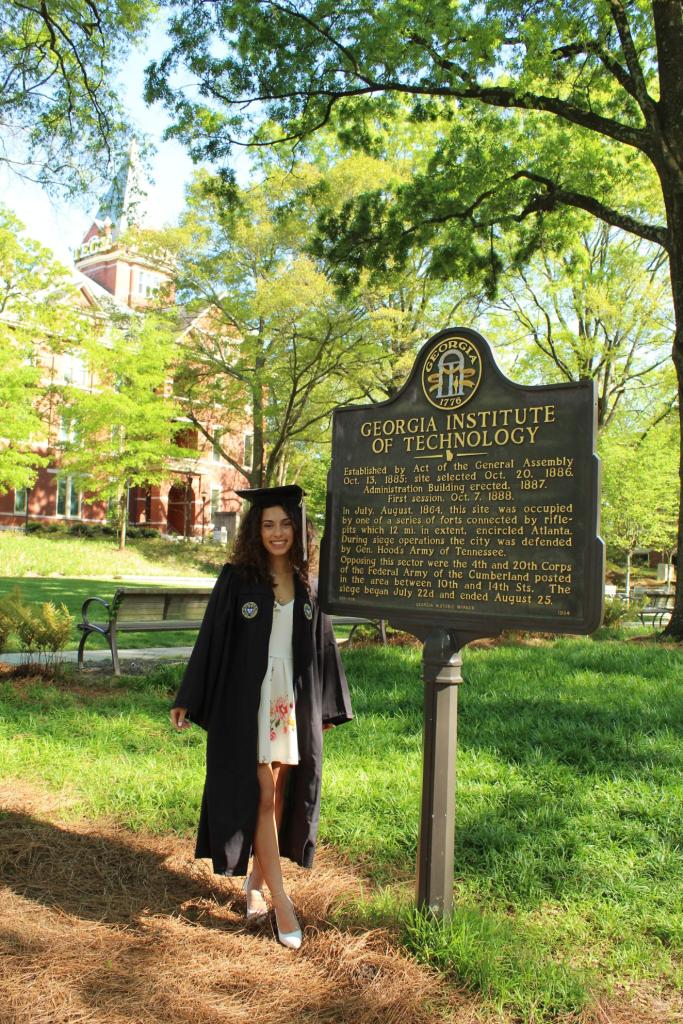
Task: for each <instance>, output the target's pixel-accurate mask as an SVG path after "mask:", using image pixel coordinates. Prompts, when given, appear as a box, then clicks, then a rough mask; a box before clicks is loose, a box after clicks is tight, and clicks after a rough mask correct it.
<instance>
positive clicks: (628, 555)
mask: <svg viewBox="0 0 683 1024" xmlns="http://www.w3.org/2000/svg"><path fill="white" fill-rule="evenodd" d="M624 588H625V590H626V604H630V603H631V551H630V549H629V551H627V552H626V582H625V584H624Z"/></svg>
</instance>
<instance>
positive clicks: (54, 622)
mask: <svg viewBox="0 0 683 1024" xmlns="http://www.w3.org/2000/svg"><path fill="white" fill-rule="evenodd" d="M72 628H73V620H72V618H71V614H70V612H69V610H68V608H67V607H66V605H65V604H63V603H60V604H58V605H56V604H54V603H53V602H52V601H45V602H44V603H43V604H41V605H38V606H35V605H33V606H31V605H27V604H25V603H24V601H23V599H22V596H21V593H20V591H19V589H18V588H16V589H15V590H14V591H13V592H12V593H11V594H9V595H8V596H6V597H4V598H3V599H2V601H1V602H0V634H2V633H3V632H4V633H5V643H6V641H7V637H8V636H9V634H10V633H15V634H16V636H17V638H18V640H19V644H20V650H21V652H22V653H23V654H24V655H25V656H26V658H27V660H28V661H29V662H33V661H37V663H38V664H42V665H45V666H49V667H54V666H55V665H56V664H58V662H59V658H58V657H57V656H58V654H59V652H60V651H63V650H64V648H65V647H66V646H67V644H68V642H69V640H70V639H71V633H72Z"/></svg>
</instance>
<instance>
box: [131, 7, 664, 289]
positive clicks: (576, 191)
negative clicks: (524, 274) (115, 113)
mask: <svg viewBox="0 0 683 1024" xmlns="http://www.w3.org/2000/svg"><path fill="white" fill-rule="evenodd" d="M170 6H171V8H174V9H175V13H174V17H173V18H172V21H171V45H170V47H169V49H168V52H167V53H166V54H165V55H164V57H163V58H162V59H161V60H159V61H155V62H153V63H152V64H151V65H150V66H149V68H148V71H147V86H146V92H147V97H148V99H151V98H155V99H161V100H162V101H163V102H164V103H165V104H166V106H167V107H168V109H169V110H170V112H171V113H172V115H173V118H174V123H173V125H172V127H171V129H170V131H169V134H171V135H174V136H176V137H178V138H180V139H182V140H183V141H185V142H186V143H187V144H188V146H189V147H190V149H191V152H192V153H193V155H194V156H196V157H205V158H207V157H208V158H209V159H212V160H219V159H226V158H227V156H228V155H229V153H230V151H231V148H232V146H233V144H234V142H235V140H239V141H240V142H244V141H253V142H258V145H260V146H263V145H264V144H266V143H267V142H271V143H275V142H277V141H278V140H282V139H286V140H289V143H290V144H291V142H292V141H293V140H298V141H301V140H304V142H305V141H307V140H308V139H309V138H310V137H311V136H314V135H315V133H316V132H317V131H318V130H320V128H321V127H322V126H327V125H329V124H330V122H332V123H334V124H335V126H336V127H337V130H338V132H339V135H340V136H341V137H342V139H344V140H345V141H346V143H347V144H349V145H352V146H353V147H354V148H357V149H364V150H366V151H370V152H373V153H376V151H377V146H378V145H381V144H382V133H383V131H386V127H384V129H382V128H379V129H378V127H377V126H378V125H383V126H386V125H387V124H389V123H390V122H391V121H392V119H394V118H396V119H403V118H405V117H406V115H407V116H408V117H409V118H410V119H411V121H412V122H413V123H415V124H428V123H430V122H435V121H438V120H439V119H442V120H444V121H448V120H450V124H448V125H444V127H443V129H442V131H441V132H440V133H439V136H438V137H435V138H434V140H433V142H432V144H431V146H430V151H429V156H430V160H429V162H428V164H427V166H426V167H425V168H424V169H419V170H418V173H417V174H416V175H415V177H414V179H413V181H412V182H410V183H406V184H403V183H401V184H400V186H399V187H397V188H396V187H394V183H392V182H389V183H388V188H387V189H386V190H383V189H382V188H373V187H372V186H371V187H370V188H369V189H368V190H367V192H366V193H365V195H364V197H362V199H361V200H359V201H358V202H357V203H354V204H352V206H351V207H349V208H348V209H347V210H345V211H342V214H341V215H340V216H339V217H338V218H336V219H335V220H334V222H332V221H330V222H329V223H327V224H326V225H325V227H324V233H325V236H326V238H327V239H328V242H329V247H330V252H334V253H335V254H336V255H337V256H339V257H342V258H343V259H344V261H345V263H346V266H347V269H348V270H349V271H350V272H351V274H352V275H355V274H357V271H358V268H359V267H360V266H364V265H368V263H369V264H370V265H373V264H374V263H376V262H378V261H379V262H381V261H382V260H388V259H390V258H392V257H393V258H394V259H396V260H398V261H402V260H403V259H404V257H405V255H406V253H407V252H408V250H409V249H410V248H411V247H412V246H414V245H417V246H418V247H419V246H421V245H422V244H423V243H424V240H425V238H427V237H428V238H438V239H439V241H438V245H437V251H436V252H435V255H434V260H433V269H434V270H435V272H440V273H442V274H447V275H448V276H449V277H454V276H456V277H457V276H458V271H459V266H460V265H461V264H462V263H463V262H467V263H469V264H470V265H471V266H476V265H477V264H480V267H481V269H482V270H483V271H484V273H485V274H488V276H489V277H490V280H491V283H493V281H494V280H495V277H496V274H497V269H496V263H497V262H498V261H499V254H497V252H496V240H495V238H494V237H492V236H491V237H489V228H490V226H491V225H494V224H505V225H506V226H513V225H514V224H515V223H517V222H519V221H526V220H527V219H529V221H530V222H532V221H535V222H536V223H530V225H529V227H528V228H524V229H523V231H522V234H521V236H520V239H519V245H518V253H519V255H520V257H521V256H522V254H523V253H524V252H525V251H527V252H528V251H529V249H530V247H532V246H533V244H534V240H535V239H534V236H535V234H536V233H537V232H538V230H542V222H543V220H544V219H545V218H546V217H547V215H548V214H552V213H553V212H554V211H555V210H556V209H558V207H560V206H562V205H567V204H569V205H574V206H578V207H580V208H582V209H585V210H588V212H590V213H591V214H593V215H595V214H597V215H598V216H602V217H603V218H604V219H606V220H607V221H608V222H610V223H613V224H615V225H617V226H622V227H626V228H627V230H635V231H636V233H638V231H639V230H642V232H647V237H651V238H652V239H653V240H655V239H656V240H658V241H660V242H661V243H662V244H664V243H665V235H664V232H663V231H661V225H662V223H663V206H662V203H661V197H660V198H658V199H655V209H654V210H652V209H650V210H648V200H649V199H651V198H652V197H653V196H656V195H657V193H658V187H659V186H658V183H657V180H656V175H655V174H654V173H653V170H652V164H651V163H650V161H652V162H659V165H660V167H662V170H663V161H664V159H665V156H664V154H665V150H666V146H667V144H668V145H673V146H674V147H675V148H677V146H678V143H677V140H676V133H677V132H678V127H679V126H678V121H677V116H678V115H677V113H675V111H676V110H677V109H678V106H677V103H676V97H677V84H676V83H677V70H678V68H679V67H680V59H681V55H680V52H679V48H680V38H681V37H680V33H677V32H676V29H677V27H678V24H679V22H680V12H678V14H677V15H676V14H670V13H669V12H666V13H665V12H664V8H665V7H666V6H667V5H657V4H655V5H653V7H651V6H650V5H649V4H640V5H637V6H636V7H635V8H633V9H629V11H628V13H626V11H625V10H624V8H623V6H622V5H612V6H609V5H605V4H602V3H601V2H599V0H594V2H589V3H581V2H579V0H564V2H562V3H557V4H554V5H553V6H551V7H550V8H548V9H544V10H543V11H542V12H541V11H540V9H537V8H536V7H534V6H533V5H532V6H531V7H529V5H527V4H524V3H521V2H516V0H513V2H509V0H508V2H504V0H488V2H487V3H486V4H485V5H484V7H483V8H482V5H481V4H474V3H465V4H458V5H449V6H445V7H443V8H442V9H441V10H440V11H439V12H438V14H435V13H434V11H433V10H431V9H430V10H429V11H427V10H426V9H425V7H424V5H422V4H419V3H402V2H398V0H381V2H379V3H372V4H368V3H360V4H356V5H354V6H353V8H348V7H347V8H345V9H344V10H343V11H341V12H340V11H336V10H335V12H334V13H332V12H331V11H330V9H329V5H328V4H327V2H326V0H313V2H312V3H310V4H308V5H307V6H306V10H305V11H304V10H303V9H301V8H300V6H297V5H289V6H286V7H285V6H282V5H280V4H275V3H270V2H266V3H262V2H260V0H238V2H230V3H228V2H227V0H225V2H219V3H214V4H211V5H201V6H197V5H194V6H192V7H191V8H188V5H187V4H186V3H184V2H183V0H172V2H171V4H170ZM668 17H671V21H672V24H671V26H668V25H667V18H668ZM656 21H657V22H658V32H659V33H660V36H661V34H662V33H663V32H664V31H666V27H669V38H670V39H672V40H673V39H674V38H675V39H676V44H675V46H676V51H675V52H676V54H677V55H676V56H674V55H673V52H672V54H671V55H670V56H669V55H667V59H666V60H663V61H662V62H661V65H659V64H658V62H657V40H656V39H655V22H656ZM634 37H635V39H634ZM671 45H672V46H673V45H674V44H673V42H672V43H671ZM641 54H646V55H647V56H646V57H645V56H643V57H642V58H640V55H641ZM180 68H182V70H183V75H184V76H185V77H183V82H184V83H185V82H186V80H187V78H186V76H188V75H189V76H191V77H192V78H193V79H194V81H195V83H196V85H197V86H198V89H197V90H196V92H195V94H194V96H192V97H190V94H189V93H188V90H187V89H186V88H183V89H182V90H181V89H180V88H179V87H178V86H177V84H176V83H177V73H178V71H179V69H180ZM311 69H315V70H314V72H313V73H312V71H311ZM674 69H675V70H674ZM657 96H659V97H661V98H662V101H663V107H662V109H663V111H664V114H663V115H662V112H661V110H660V113H659V114H657V112H656V110H657V102H656V99H655V97H657ZM195 97H196V98H195ZM256 97H258V98H259V101H260V106H259V114H261V112H262V116H263V121H262V122H261V124H260V125H259V129H258V132H257V133H256V135H254V121H255V117H254V110H253V109H252V108H251V105H250V102H249V101H250V100H251V101H252V102H255V100H256ZM406 97H407V103H406V100H405V98H406ZM513 111H519V112H520V116H519V117H518V116H512V112H513ZM626 178H627V179H628V180H629V182H630V183H631V184H635V182H636V181H637V182H638V183H639V185H640V193H639V195H638V196H635V197H633V199H632V200H630V201H629V200H627V201H626V202H624V200H623V197H622V196H621V194H620V188H621V184H622V182H623V181H624V180H626ZM629 218H630V219H629ZM627 221H628V223H629V224H630V227H627ZM618 222H620V223H618ZM451 226H453V229H454V230H453V231H452V232H451V230H450V227H451ZM461 226H462V227H464V228H465V230H464V231H463V230H460V227H461ZM444 228H445V231H444V230H443V229H444ZM363 247H364V248H365V255H364V254H363Z"/></svg>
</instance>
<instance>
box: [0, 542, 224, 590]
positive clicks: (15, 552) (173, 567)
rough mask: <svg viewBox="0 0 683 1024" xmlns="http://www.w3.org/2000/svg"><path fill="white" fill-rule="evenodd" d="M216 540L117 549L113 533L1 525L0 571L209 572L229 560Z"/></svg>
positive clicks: (107, 575) (133, 544)
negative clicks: (30, 530) (32, 530)
mask: <svg viewBox="0 0 683 1024" xmlns="http://www.w3.org/2000/svg"><path fill="white" fill-rule="evenodd" d="M226 558H227V553H226V549H225V548H224V547H222V546H220V545H218V544H213V543H206V544H195V543H189V542H178V543H172V542H171V541H166V540H161V539H159V538H153V537H151V538H147V539H142V538H141V539H139V540H138V539H135V540H131V541H129V543H128V546H127V547H126V548H125V550H124V551H119V550H118V548H117V546H116V543H115V541H114V540H113V538H90V537H69V536H66V537H65V536H59V535H57V534H52V535H47V536H40V535H38V534H24V533H20V532H15V531H10V530H3V531H0V576H26V575H37V576H51V575H59V576H65V577H78V576H102V577H104V578H105V579H116V577H117V576H159V577H162V578H163V577H164V576H197V577H202V576H205V577H207V578H209V577H215V576H216V575H217V574H218V572H219V571H220V569H221V567H222V565H223V563H224V562H225V561H226Z"/></svg>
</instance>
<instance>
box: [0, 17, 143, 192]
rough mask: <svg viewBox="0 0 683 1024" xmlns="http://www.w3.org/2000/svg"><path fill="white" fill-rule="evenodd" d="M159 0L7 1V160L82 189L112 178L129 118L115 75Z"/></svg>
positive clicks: (3, 110) (0, 40)
mask: <svg viewBox="0 0 683 1024" xmlns="http://www.w3.org/2000/svg"><path fill="white" fill-rule="evenodd" d="M157 6H158V5H157V4H156V3H155V2H153V0H69V2H68V3H36V2H35V0H30V2H21V3H20V2H15V0H6V2H4V3H3V4H2V7H1V8H0V80H1V81H2V92H1V93H0V123H1V124H2V125H3V133H4V135H5V143H4V145H3V151H2V155H1V156H0V161H1V162H3V163H5V165H6V166H7V165H9V166H10V167H12V168H13V169H14V170H16V172H17V173H18V174H20V175H22V176H24V175H26V176H28V177H30V178H36V177H37V178H38V180H39V181H40V182H41V183H42V184H43V185H44V186H46V187H47V188H49V189H56V188H67V189H69V190H70V191H71V192H72V193H74V194H78V195H82V192H83V190H84V189H85V188H86V187H87V185H88V184H89V183H91V182H92V180H93V179H96V180H97V181H101V180H103V179H104V178H106V168H107V163H108V161H109V160H110V158H111V156H112V150H115V149H117V148H121V149H122V148H123V146H124V144H125V142H126V141H127V138H126V136H127V134H128V131H129V126H128V124H127V121H126V117H125V110H124V107H123V105H122V103H121V101H120V98H119V88H118V86H117V84H116V82H115V76H116V74H117V72H118V69H119V67H120V64H121V62H122V60H123V58H124V57H125V55H126V52H127V51H128V49H129V48H130V46H131V44H133V43H134V42H136V41H138V40H140V39H141V38H142V36H143V35H144V33H145V31H146V29H147V26H148V23H149V18H150V16H151V15H152V14H153V12H154V11H155V10H156V9H157ZM100 176H102V177H100Z"/></svg>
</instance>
